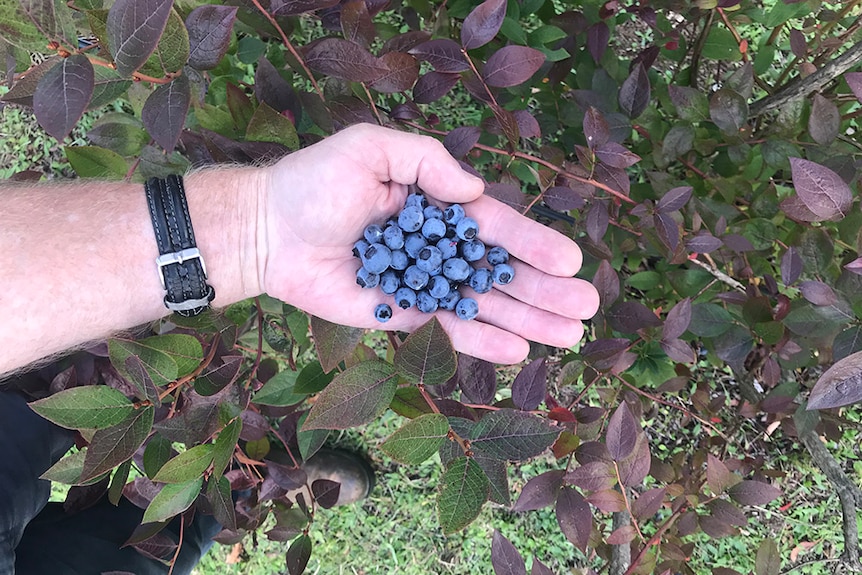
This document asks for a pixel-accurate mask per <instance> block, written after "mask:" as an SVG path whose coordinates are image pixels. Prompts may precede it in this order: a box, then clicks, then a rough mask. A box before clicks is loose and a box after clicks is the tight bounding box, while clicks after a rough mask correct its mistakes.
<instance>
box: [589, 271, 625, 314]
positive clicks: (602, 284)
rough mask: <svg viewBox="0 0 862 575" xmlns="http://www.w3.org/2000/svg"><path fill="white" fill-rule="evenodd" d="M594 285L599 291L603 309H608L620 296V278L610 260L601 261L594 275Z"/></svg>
mask: <svg viewBox="0 0 862 575" xmlns="http://www.w3.org/2000/svg"><path fill="white" fill-rule="evenodd" d="M593 286H595V288H596V290H597V291H598V292H599V297H600V298H601V302H602V309H608V308H609V307H610V306H611V304H613V303H614V302H615V301H617V299H619V297H620V278H619V276H618V275H617V272H616V270H614V268H613V266H612V265H611V263H610V262H609V261H608V260H602V261H601V262H599V269H598V270H596V275H595V276H593Z"/></svg>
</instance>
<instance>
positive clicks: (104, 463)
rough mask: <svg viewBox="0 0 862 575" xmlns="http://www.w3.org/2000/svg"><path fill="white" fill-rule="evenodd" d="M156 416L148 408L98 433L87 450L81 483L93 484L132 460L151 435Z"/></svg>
mask: <svg viewBox="0 0 862 575" xmlns="http://www.w3.org/2000/svg"><path fill="white" fill-rule="evenodd" d="M154 415H155V409H154V408H153V406H152V405H147V406H146V407H143V408H141V409H137V410H135V411H134V412H132V413H131V414H130V415H129V417H127V418H126V420H125V421H123V422H122V423H119V424H117V425H115V426H113V427H109V428H107V429H100V430H99V431H97V432H96V433H95V434H94V435H93V439H92V441H90V446H89V447H88V448H87V456H86V457H85V458H84V469H83V471H82V472H81V480H82V481H87V480H90V479H92V478H94V477H96V476H97V475H101V474H102V473H104V472H105V471H108V470H109V469H112V468H114V467H116V466H117V465H119V464H120V463H123V462H124V461H126V460H127V459H129V458H130V457H132V455H134V454H135V452H136V451H137V450H138V448H139V447H140V446H141V445H143V443H144V440H145V439H146V438H147V436H148V435H149V434H150V430H151V429H152V428H153V417H154Z"/></svg>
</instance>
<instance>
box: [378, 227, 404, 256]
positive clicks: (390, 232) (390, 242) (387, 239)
mask: <svg viewBox="0 0 862 575" xmlns="http://www.w3.org/2000/svg"><path fill="white" fill-rule="evenodd" d="M383 243H384V244H386V247H387V248H389V249H390V250H400V249H401V248H403V247H404V232H403V231H402V230H401V228H399V227H398V226H397V225H394V226H386V229H385V230H383Z"/></svg>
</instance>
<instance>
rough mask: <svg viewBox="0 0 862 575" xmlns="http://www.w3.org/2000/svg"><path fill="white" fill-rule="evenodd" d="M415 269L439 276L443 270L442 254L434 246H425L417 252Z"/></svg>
mask: <svg viewBox="0 0 862 575" xmlns="http://www.w3.org/2000/svg"><path fill="white" fill-rule="evenodd" d="M416 267H418V268H419V269H420V270H422V271H423V272H428V273H429V274H431V275H437V274H439V273H440V271H441V270H442V268H443V253H442V252H441V251H440V249H439V248H437V247H435V246H425V247H424V248H422V249H421V250H419V254H418V257H417V258H416Z"/></svg>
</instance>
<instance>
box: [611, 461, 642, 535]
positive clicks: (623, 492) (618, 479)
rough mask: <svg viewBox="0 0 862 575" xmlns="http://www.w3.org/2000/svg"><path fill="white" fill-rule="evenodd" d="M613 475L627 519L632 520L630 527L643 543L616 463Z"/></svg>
mask: <svg viewBox="0 0 862 575" xmlns="http://www.w3.org/2000/svg"><path fill="white" fill-rule="evenodd" d="M614 473H616V474H617V482H618V483H619V484H620V493H622V496H623V503H625V506H626V511H628V513H629V517H630V518H631V520H632V525H633V526H634V528H635V531H637V532H638V538H639V539H640V540H641V543H644V542H645V541H646V540H645V539H644V534H643V533H641V528H640V527H639V526H638V522H637V521H635V516H634V515H633V514H632V506H631V503H630V502H629V496H628V493H627V492H628V489H627V488H626V486H625V484H624V483H623V478H622V476H621V475H620V466H619V464H618V463H617V462H616V461H614Z"/></svg>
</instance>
